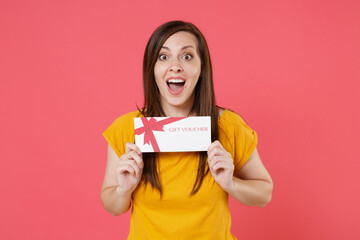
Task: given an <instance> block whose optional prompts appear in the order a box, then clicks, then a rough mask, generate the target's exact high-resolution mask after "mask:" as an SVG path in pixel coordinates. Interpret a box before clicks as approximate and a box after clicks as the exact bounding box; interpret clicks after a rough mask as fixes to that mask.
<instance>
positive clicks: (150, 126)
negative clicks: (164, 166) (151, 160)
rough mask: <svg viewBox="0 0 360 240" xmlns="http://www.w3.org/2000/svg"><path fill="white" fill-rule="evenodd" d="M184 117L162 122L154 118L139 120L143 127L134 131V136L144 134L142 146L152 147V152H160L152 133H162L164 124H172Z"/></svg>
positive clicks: (170, 118)
mask: <svg viewBox="0 0 360 240" xmlns="http://www.w3.org/2000/svg"><path fill="white" fill-rule="evenodd" d="M184 118H185V117H169V118H166V119H164V120H160V121H156V119H155V118H150V120H148V118H141V121H142V123H143V124H144V126H143V127H140V128H137V129H135V135H141V134H143V133H144V132H145V135H144V144H150V145H152V147H153V149H154V152H160V149H159V146H158V144H157V142H156V139H155V136H154V133H153V131H159V132H160V131H161V132H164V129H163V127H164V126H165V125H166V124H169V123H173V122H177V121H180V120H182V119H184Z"/></svg>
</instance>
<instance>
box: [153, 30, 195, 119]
mask: <svg viewBox="0 0 360 240" xmlns="http://www.w3.org/2000/svg"><path fill="white" fill-rule="evenodd" d="M200 73H201V60H200V56H199V54H198V44H197V40H196V38H195V36H194V35H192V34H191V33H188V32H177V33H175V34H173V35H171V36H170V37H169V38H168V39H167V40H166V41H165V43H164V45H163V46H162V48H161V50H160V53H159V57H158V59H157V62H156V64H155V68H154V75H155V80H156V84H157V86H158V88H159V91H160V101H161V105H162V107H163V109H164V111H165V113H166V114H167V115H168V114H169V113H174V111H183V112H184V111H188V112H189V111H190V109H191V107H192V105H193V102H194V98H195V92H194V89H195V86H196V83H197V81H198V79H199V76H200ZM172 115H173V114H172Z"/></svg>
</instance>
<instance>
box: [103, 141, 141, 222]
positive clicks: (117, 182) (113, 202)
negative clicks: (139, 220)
mask: <svg viewBox="0 0 360 240" xmlns="http://www.w3.org/2000/svg"><path fill="white" fill-rule="evenodd" d="M142 169H143V161H142V155H141V151H140V149H138V147H137V146H136V145H134V144H132V143H127V144H126V152H125V154H124V155H122V156H121V157H120V158H119V157H118V156H117V155H116V153H115V151H114V150H113V149H112V148H111V146H110V145H108V153H107V164H106V170H105V177H104V181H103V184H102V187H101V202H102V204H103V206H104V208H105V209H106V211H108V212H109V213H111V214H112V215H114V216H118V215H120V214H123V213H125V212H127V211H128V210H129V208H130V205H131V194H132V192H133V191H134V189H135V188H136V186H137V185H138V183H139V181H140V179H141V174H142Z"/></svg>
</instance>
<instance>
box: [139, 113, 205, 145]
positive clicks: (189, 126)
mask: <svg viewBox="0 0 360 240" xmlns="http://www.w3.org/2000/svg"><path fill="white" fill-rule="evenodd" d="M134 128H135V129H134V131H135V144H136V145H137V146H138V147H139V148H140V150H141V151H142V152H194V151H207V149H208V147H209V146H210V144H211V117H147V118H134Z"/></svg>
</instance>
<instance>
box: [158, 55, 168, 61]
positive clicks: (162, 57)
mask: <svg viewBox="0 0 360 240" xmlns="http://www.w3.org/2000/svg"><path fill="white" fill-rule="evenodd" d="M159 59H160V60H166V59H168V56H166V55H165V54H160V56H159Z"/></svg>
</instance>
